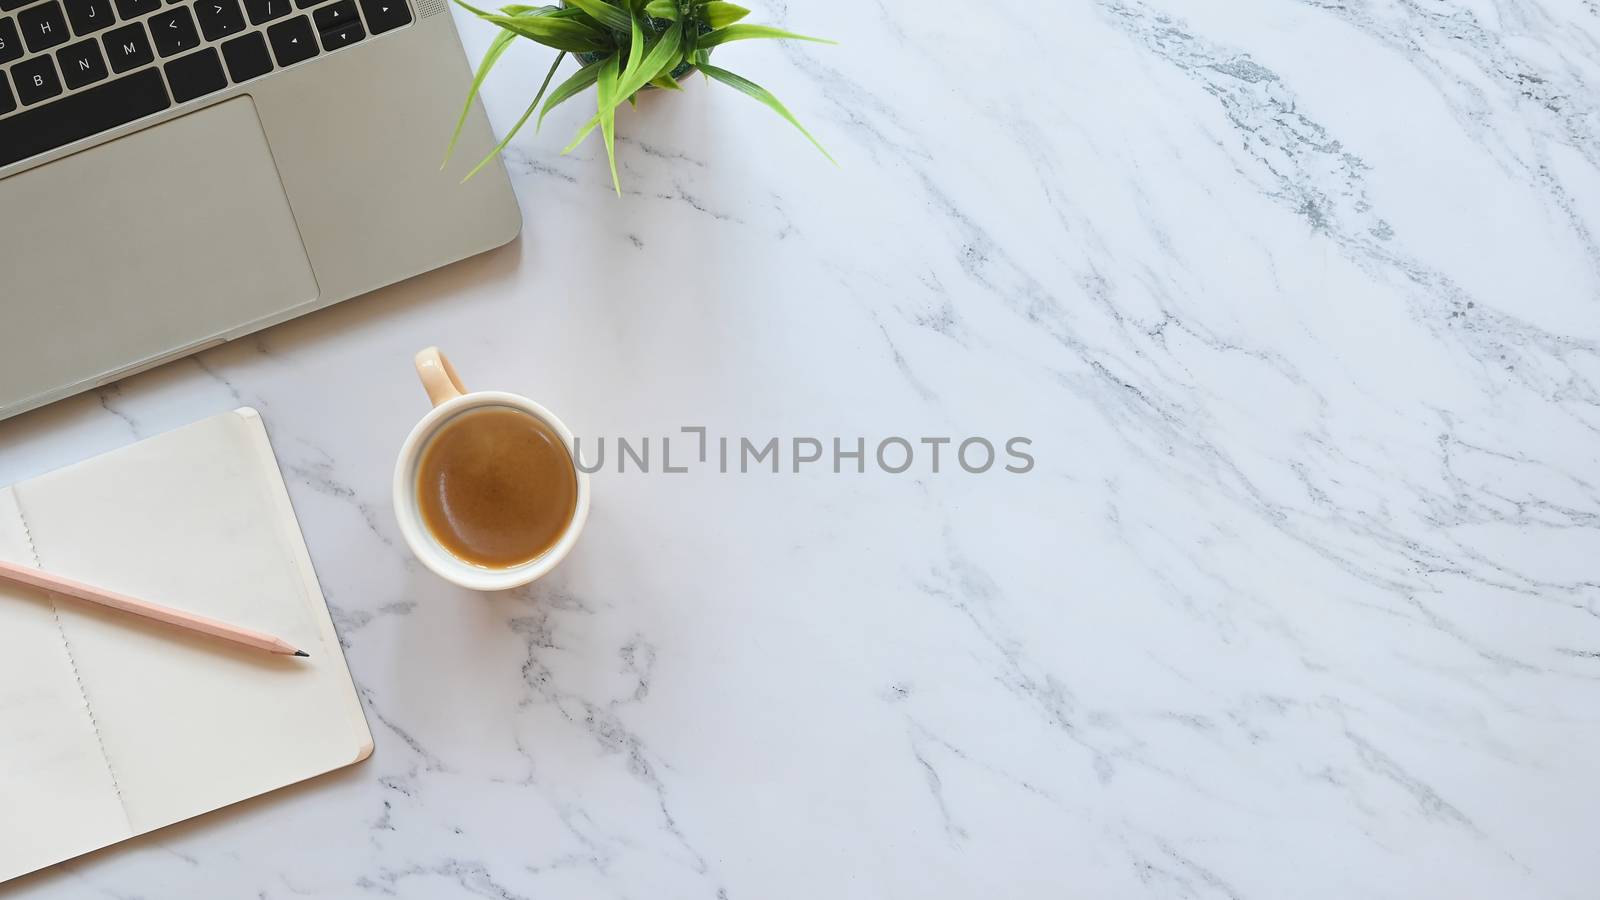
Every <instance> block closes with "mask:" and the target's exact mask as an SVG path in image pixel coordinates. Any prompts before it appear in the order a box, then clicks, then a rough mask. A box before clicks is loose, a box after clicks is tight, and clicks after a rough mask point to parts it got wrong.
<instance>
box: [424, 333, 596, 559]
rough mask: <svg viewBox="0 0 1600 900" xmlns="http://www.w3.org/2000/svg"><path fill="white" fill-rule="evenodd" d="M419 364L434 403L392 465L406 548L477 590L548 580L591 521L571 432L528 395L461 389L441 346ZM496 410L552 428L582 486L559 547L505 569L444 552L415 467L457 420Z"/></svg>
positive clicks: (428, 352)
mask: <svg viewBox="0 0 1600 900" xmlns="http://www.w3.org/2000/svg"><path fill="white" fill-rule="evenodd" d="M416 364H417V376H418V377H419V378H421V379H422V387H423V389H424V390H426V391H427V392H428V399H429V400H432V401H433V409H432V410H430V411H429V412H428V414H427V415H425V416H423V417H422V421H420V422H418V423H417V426H416V427H415V428H413V429H411V434H410V435H408V436H407V437H406V442H405V444H404V445H402V446H401V448H400V459H399V461H398V462H397V463H396V464H395V467H394V511H395V516H396V518H398V519H399V521H400V533H401V534H402V535H404V536H405V539H406V544H407V546H409V547H410V548H411V552H412V553H415V554H416V555H417V559H420V560H422V564H423V565H425V566H427V567H428V568H429V569H432V570H433V571H434V573H435V574H437V575H439V576H440V577H441V578H444V579H446V580H448V581H451V582H454V583H456V584H459V585H461V586H462V587H464V588H470V589H472V590H475V591H504V590H509V589H511V588H515V587H521V586H522V585H525V584H528V583H529V582H531V581H534V580H535V579H537V578H540V577H542V576H544V575H545V574H546V573H548V572H549V571H550V570H551V569H553V568H555V567H556V565H557V564H558V563H560V562H561V561H562V560H563V559H566V557H567V554H568V553H570V552H572V547H573V545H575V544H576V543H577V542H578V535H579V534H581V533H582V532H583V525H584V523H585V522H586V521H588V519H589V476H588V474H587V473H585V472H584V471H583V470H582V469H580V468H578V466H577V464H576V462H575V458H574V457H573V449H574V445H573V440H572V432H571V431H570V430H569V429H568V428H567V426H566V425H565V424H563V423H562V421H561V420H560V419H558V418H556V417H555V416H554V415H552V414H551V413H550V411H549V410H548V409H545V408H544V407H542V406H540V405H539V404H537V403H535V402H533V401H532V400H529V399H528V398H527V397H523V396H520V395H518V394H508V393H505V392H503V391H472V392H468V391H467V389H466V388H465V387H463V386H462V384H461V378H460V376H458V375H457V374H456V370H455V366H452V365H451V364H450V360H449V359H447V358H446V357H445V355H444V354H443V353H440V352H439V348H438V347H429V348H428V349H426V350H423V351H422V352H420V353H418V354H417V357H416ZM493 406H498V407H505V408H509V409H514V410H518V411H520V412H524V413H527V414H528V415H530V416H533V417H534V418H536V419H538V420H540V421H541V422H543V423H545V424H546V425H548V426H550V428H551V429H552V430H554V431H555V433H556V434H558V435H560V437H561V442H562V444H563V445H565V446H566V448H567V456H568V459H569V460H573V473H574V474H575V475H576V476H577V482H578V500H577V504H576V506H575V507H574V509H573V511H572V521H571V522H570V523H568V524H567V528H566V531H564V532H562V534H561V538H560V539H559V540H558V541H556V544H555V546H553V547H551V548H550V549H549V550H547V551H545V552H544V553H543V554H541V555H539V556H537V557H535V558H534V559H532V560H529V561H528V562H525V563H523V564H521V565H519V566H512V567H510V568H505V569H491V568H486V567H484V566H477V565H473V564H472V563H469V562H466V561H465V560H462V559H461V558H459V557H457V556H456V555H455V554H453V553H451V552H450V551H449V550H446V549H445V548H444V547H443V546H442V545H440V543H439V542H438V541H437V540H435V539H434V537H433V535H432V534H431V533H430V532H429V531H428V528H427V526H426V525H425V524H423V521H422V511H421V508H420V507H419V506H418V503H417V464H418V461H419V460H420V459H421V458H422V451H423V449H424V448H425V447H427V446H428V441H430V440H432V438H433V436H434V435H435V434H438V432H439V429H441V428H443V427H444V425H445V424H446V423H447V422H449V421H450V420H451V419H454V418H455V417H456V416H459V415H461V414H462V413H465V412H467V411H469V410H474V409H482V408H484V407H493Z"/></svg>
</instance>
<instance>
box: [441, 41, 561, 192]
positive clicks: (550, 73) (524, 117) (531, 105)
mask: <svg viewBox="0 0 1600 900" xmlns="http://www.w3.org/2000/svg"><path fill="white" fill-rule="evenodd" d="M566 58H567V55H566V54H565V53H557V54H556V61H555V62H553V63H551V64H550V71H548V72H546V73H544V83H543V84H541V85H539V93H537V94H534V95H533V102H532V103H529V104H528V109H527V110H526V111H525V112H523V114H522V118H520V119H518V120H517V124H515V125H513V126H511V130H510V131H508V132H506V136H505V137H504V138H503V139H502V140H501V141H500V143H499V144H496V145H495V148H494V149H493V150H490V151H489V155H488V156H485V157H484V158H483V159H482V160H480V161H479V162H478V164H477V165H476V166H473V167H472V171H471V172H468V173H467V177H466V178H463V179H461V180H462V181H466V180H467V178H471V177H472V176H474V175H476V174H478V172H480V171H482V169H483V167H484V166H487V165H488V164H489V163H490V162H492V161H493V160H494V158H495V157H496V156H499V155H500V151H502V150H504V149H506V145H507V144H510V143H511V139H512V138H514V137H516V136H517V132H519V131H521V130H522V126H523V125H525V124H527V122H528V117H529V116H531V115H533V111H534V110H536V109H538V108H539V101H540V100H541V99H543V98H544V92H545V91H546V90H547V89H548V88H549V87H550V80H551V79H553V78H555V77H556V69H557V68H559V67H560V66H561V61H562V60H564V59H566Z"/></svg>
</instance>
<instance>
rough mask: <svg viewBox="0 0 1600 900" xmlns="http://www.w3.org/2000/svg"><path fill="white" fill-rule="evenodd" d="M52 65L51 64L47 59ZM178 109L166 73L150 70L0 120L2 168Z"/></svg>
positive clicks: (0, 163) (0, 164)
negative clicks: (170, 97) (163, 80)
mask: <svg viewBox="0 0 1600 900" xmlns="http://www.w3.org/2000/svg"><path fill="white" fill-rule="evenodd" d="M45 61H46V62H49V58H48V57H46V58H45ZM171 105H172V104H171V103H170V102H169V101H168V100H167V89H166V88H165V87H163V86H162V84H161V73H160V72H158V71H156V70H155V69H145V70H144V71H142V72H138V73H136V74H133V75H129V76H128V77H127V78H118V79H116V80H114V81H108V82H106V83H105V84H100V85H96V86H94V87H92V88H89V89H88V90H86V91H79V92H78V93H76V94H72V95H70V96H68V97H65V98H63V99H61V100H57V101H56V102H54V103H47V104H45V105H44V106H39V107H35V108H34V109H28V110H23V111H22V112H20V113H17V114H16V115H14V116H11V117H9V118H5V119H0V166H9V165H11V164H12V163H14V162H20V161H21V160H24V159H27V158H28V157H30V156H37V155H39V154H40V153H44V152H45V151H47V150H54V149H55V148H57V147H61V146H64V145H66V144H70V143H72V142H73V141H77V140H82V139H83V138H86V137H90V136H92V135H96V134H99V133H100V132H102V131H107V130H109V129H112V128H115V127H117V126H118V125H125V124H127V123H129V122H132V121H133V120H135V119H142V118H144V117H145V116H148V115H150V114H152V113H158V112H160V111H162V110H163V109H166V108H167V107H168V106H171Z"/></svg>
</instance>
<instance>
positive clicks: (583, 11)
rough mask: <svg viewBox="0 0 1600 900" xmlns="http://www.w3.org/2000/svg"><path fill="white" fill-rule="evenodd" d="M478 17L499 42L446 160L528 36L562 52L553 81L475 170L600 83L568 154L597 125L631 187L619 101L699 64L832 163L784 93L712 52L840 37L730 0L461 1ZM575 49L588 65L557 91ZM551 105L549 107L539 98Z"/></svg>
mask: <svg viewBox="0 0 1600 900" xmlns="http://www.w3.org/2000/svg"><path fill="white" fill-rule="evenodd" d="M456 2H457V3H459V4H460V5H461V6H462V7H463V8H465V9H467V10H468V11H470V12H471V13H472V14H473V15H476V16H477V17H478V18H480V19H483V20H484V21H485V22H491V23H493V24H495V25H497V26H499V27H500V29H501V30H500V33H499V34H497V35H495V39H494V41H493V43H491V44H490V45H489V49H488V51H487V52H485V53H484V55H483V61H482V62H481V63H479V65H478V70H477V73H476V74H475V75H474V76H473V79H472V89H471V90H470V91H469V92H468V94H467V102H466V104H465V106H463V107H462V110H461V118H460V119H459V120H458V121H457V122H456V130H455V134H453V135H452V136H451V138H450V147H449V149H448V150H447V151H446V152H445V162H447V163H448V162H449V160H450V155H451V154H452V153H453V152H454V151H455V145H456V141H457V140H458V139H459V138H460V136H461V128H462V126H463V125H464V124H465V123H466V120H467V111H468V110H469V109H470V108H471V106H472V100H473V98H474V97H476V96H477V95H478V90H479V88H480V87H482V85H483V81H484V79H485V78H486V77H488V75H489V72H490V70H491V69H493V68H494V65H495V63H496V62H498V61H499V59H500V57H501V55H503V54H504V53H505V51H506V48H507V47H509V46H510V45H511V42H512V41H514V40H516V39H517V38H519V37H520V38H527V39H528V40H531V41H534V42H536V43H539V44H543V45H544V46H546V47H550V48H551V49H553V50H556V51H558V52H557V54H556V58H555V61H554V62H552V63H551V64H550V71H549V72H548V73H546V74H545V77H544V83H543V84H541V85H539V91H538V93H536V94H534V97H533V102H532V103H530V104H528V110H527V112H524V113H523V114H522V118H520V119H518V120H517V123H516V124H515V125H513V126H512V127H511V131H510V132H508V133H507V134H506V136H505V139H504V140H502V141H501V142H500V144H499V146H497V147H495V148H494V150H493V151H491V152H490V153H489V155H488V156H486V157H484V159H483V161H482V162H480V163H478V165H477V166H475V167H474V168H473V169H472V171H471V172H468V173H467V178H471V177H472V176H473V175H475V174H477V172H478V170H479V169H482V168H483V167H484V166H485V165H486V164H487V163H488V162H489V160H491V159H494V157H495V154H497V153H499V152H500V151H501V150H504V149H505V147H506V145H507V144H509V143H510V142H511V139H512V138H513V137H515V136H516V134H517V132H518V131H519V130H521V128H522V126H523V125H524V124H525V123H526V122H527V121H528V119H529V118H530V117H532V116H533V113H534V111H535V110H538V111H539V118H538V120H537V122H535V125H534V127H535V128H537V127H539V125H541V124H543V122H544V117H545V115H546V114H547V113H549V112H550V110H552V109H554V108H555V107H557V106H559V105H561V104H562V103H564V102H566V101H567V100H570V99H571V98H572V97H573V96H575V95H577V94H579V93H581V92H582V91H584V90H585V89H587V88H589V87H590V86H593V87H594V88H595V114H594V116H592V117H591V118H590V119H589V121H588V122H586V123H585V124H584V125H583V126H582V127H581V128H579V129H578V133H577V136H576V137H574V138H573V139H572V143H570V144H568V145H567V147H566V149H565V150H563V151H561V152H562V153H570V152H571V151H572V150H573V149H574V148H576V147H577V146H578V145H579V144H581V143H582V142H583V140H584V138H586V137H588V136H589V134H590V133H591V132H593V131H594V130H595V129H596V128H598V129H599V130H600V135H601V138H602V140H603V141H604V142H605V147H606V157H607V158H608V159H609V161H610V163H611V184H612V186H613V187H614V188H616V191H617V194H618V195H621V193H622V182H621V181H620V180H619V179H618V178H617V150H616V121H617V109H618V107H620V106H621V105H622V104H623V103H624V102H627V103H628V104H630V105H632V104H634V103H635V102H636V101H637V95H638V93H639V92H640V91H643V90H648V89H650V88H662V89H665V90H673V91H676V90H681V89H682V88H680V87H679V85H678V79H680V78H684V77H686V76H687V75H688V74H689V73H691V72H694V71H696V70H698V71H699V72H700V73H701V74H703V75H705V76H706V77H707V78H710V79H714V80H716V81H720V82H722V83H723V84H726V85H728V86H729V87H732V88H734V89H735V90H738V91H739V92H741V93H743V94H745V95H747V96H750V97H752V98H754V99H756V100H759V101H760V102H761V103H763V104H765V105H766V106H767V107H768V108H769V109H771V110H772V111H773V112H775V113H777V114H778V115H780V116H782V117H783V118H784V119H785V120H787V121H788V122H789V123H790V124H791V125H793V126H794V127H796V128H798V129H800V133H801V134H803V135H805V136H806V139H807V140H809V141H811V143H812V144H813V145H815V146H816V148H817V149H818V150H821V151H822V155H823V156H827V157H828V160H829V161H830V162H831V161H833V157H832V156H829V155H828V151H827V150H823V148H822V145H821V144H820V143H818V142H817V139H816V138H814V137H812V136H811V133H810V132H809V131H806V129H805V127H804V126H802V125H801V124H800V122H799V121H798V120H797V119H795V117H794V115H793V114H791V113H790V112H789V110H788V108H786V107H785V106H784V105H783V104H782V103H780V102H778V98H776V97H774V96H772V94H771V93H770V92H768V91H767V90H766V89H765V88H763V87H761V86H760V85H758V84H756V83H755V82H753V81H750V80H749V79H747V78H744V77H743V76H740V75H736V74H734V73H733V72H730V71H728V70H727V69H723V68H719V67H717V66H713V65H711V63H710V58H711V51H712V50H713V49H715V48H716V47H720V46H721V45H723V44H726V43H730V42H732V41H742V40H750V39H759V38H777V39H790V40H798V41H816V42H818V43H824V44H831V43H833V42H832V41H827V40H823V39H822V38H814V37H807V36H805V35H803V34H794V33H792V32H788V31H784V30H782V29H779V28H772V27H770V26H767V25H749V24H744V23H743V22H741V20H742V19H744V17H745V16H746V15H748V14H749V12H750V11H749V10H748V9H745V8H744V7H742V6H737V5H735V4H733V3H727V2H723V0H564V2H563V3H562V4H561V5H560V6H520V5H512V6H506V7H502V8H501V9H500V11H499V12H486V11H484V10H481V9H478V8H476V7H474V6H470V5H468V4H467V3H465V2H463V0H456ZM569 55H570V56H574V57H576V58H577V60H578V62H579V63H580V68H579V69H578V70H577V71H576V72H574V73H572V75H571V76H570V77H568V78H567V79H566V80H565V81H563V82H562V83H561V84H559V85H557V86H556V89H555V90H553V91H549V96H548V97H546V96H545V94H546V91H547V90H549V87H550V82H551V81H552V80H554V78H555V74H556V70H557V69H559V68H560V67H561V63H562V62H563V61H565V60H566V58H567V57H568V56H569ZM541 100H543V101H544V106H543V107H540V105H539V104H540V101H541Z"/></svg>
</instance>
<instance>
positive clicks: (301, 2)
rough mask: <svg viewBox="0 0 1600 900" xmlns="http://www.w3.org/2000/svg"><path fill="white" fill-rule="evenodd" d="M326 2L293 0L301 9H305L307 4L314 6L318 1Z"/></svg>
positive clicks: (325, 0) (324, 0) (326, 0)
mask: <svg viewBox="0 0 1600 900" xmlns="http://www.w3.org/2000/svg"><path fill="white" fill-rule="evenodd" d="M327 2H328V0H294V5H295V6H298V7H300V8H301V9H305V8H306V7H308V6H316V5H317V4H318V3H327Z"/></svg>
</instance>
